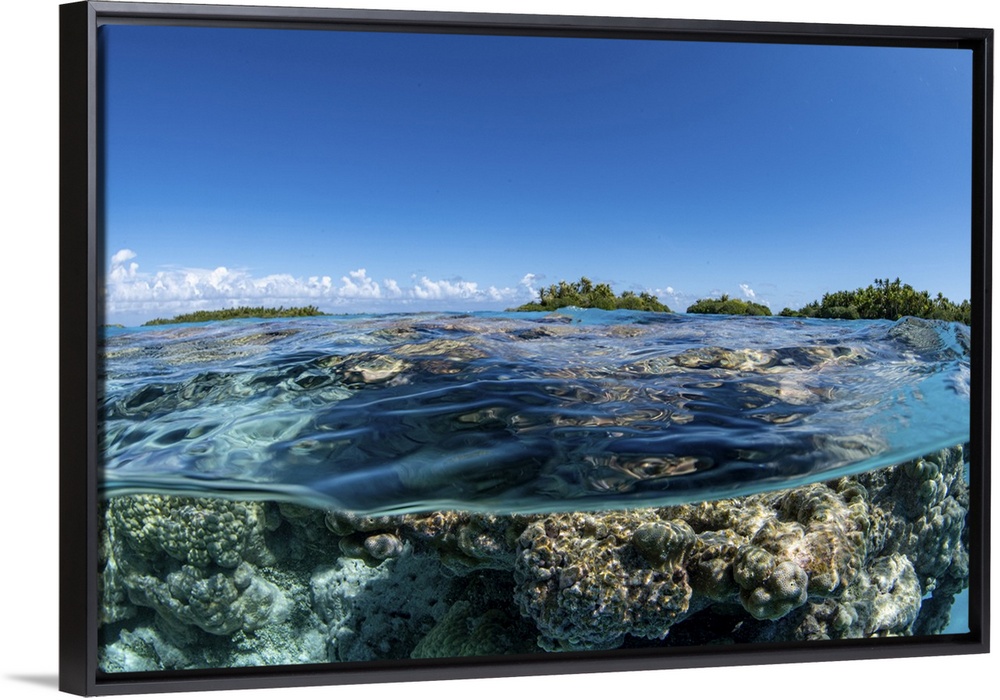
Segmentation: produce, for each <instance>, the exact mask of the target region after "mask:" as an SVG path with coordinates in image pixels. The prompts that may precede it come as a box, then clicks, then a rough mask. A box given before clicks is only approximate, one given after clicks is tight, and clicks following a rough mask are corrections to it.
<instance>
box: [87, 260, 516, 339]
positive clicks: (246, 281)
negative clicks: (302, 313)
mask: <svg viewBox="0 0 1000 700" xmlns="http://www.w3.org/2000/svg"><path fill="white" fill-rule="evenodd" d="M137 257H138V256H137V254H136V253H135V252H134V251H132V250H128V249H123V250H119V251H118V252H116V253H115V254H114V255H112V256H111V259H110V267H109V270H108V275H107V278H106V285H105V308H106V310H107V315H108V320H109V322H116V321H115V319H116V318H122V319H132V320H148V318H152V317H154V316H170V315H176V314H180V313H187V312H190V311H196V310H199V309H211V308H226V307H232V306H306V305H315V306H318V307H319V308H320V309H321V310H324V311H332V312H359V311H362V312H363V311H387V310H392V309H394V308H396V309H399V310H404V309H405V308H407V307H411V308H412V307H414V306H416V308H419V309H421V310H423V309H442V310H443V309H449V310H457V311H460V310H475V309H477V308H482V309H498V308H505V307H506V306H511V305H516V304H521V303H524V302H526V301H530V300H532V299H533V298H534V297H535V291H534V289H533V287H532V283H533V281H534V279H535V275H533V274H530V273H529V274H526V275H525V276H524V277H523V278H522V279H521V280H520V282H519V283H518V284H516V285H513V286H510V287H496V286H492V285H490V286H483V285H481V284H479V283H478V282H474V281H469V280H465V279H461V278H452V279H438V280H433V279H431V278H429V277H427V276H422V277H419V278H418V277H413V278H411V280H409V282H408V283H407V284H401V283H400V282H399V281H397V280H394V279H383V280H381V281H376V280H375V279H374V278H373V277H371V276H369V274H368V270H367V269H366V268H363V267H362V268H358V269H357V270H350V271H349V272H348V273H347V274H346V275H343V276H340V277H339V279H337V280H335V279H334V276H332V275H322V276H313V277H306V278H303V277H295V276H293V275H288V274H271V275H264V276H254V275H253V274H252V273H250V272H248V271H246V270H234V269H230V268H227V267H216V268H215V269H212V270H208V269H199V268H171V269H163V270H158V271H157V272H153V273H147V272H143V271H142V270H140V268H139V264H138V263H137V262H135V258H137Z"/></svg>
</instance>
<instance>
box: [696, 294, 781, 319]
mask: <svg viewBox="0 0 1000 700" xmlns="http://www.w3.org/2000/svg"><path fill="white" fill-rule="evenodd" d="M687 312H688V313H689V314H730V315H732V316H770V315H771V309H769V308H767V307H766V306H764V305H763V304H758V303H756V302H753V301H744V300H743V299H730V298H729V295H728V294H723V295H722V296H721V297H719V298H718V299H699V300H698V301H696V302H695V303H694V304H692V305H691V306H689V307H688V309H687Z"/></svg>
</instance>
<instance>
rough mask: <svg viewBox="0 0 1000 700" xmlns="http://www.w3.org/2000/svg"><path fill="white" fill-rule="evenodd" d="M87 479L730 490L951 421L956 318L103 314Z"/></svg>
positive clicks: (533, 496)
mask: <svg viewBox="0 0 1000 700" xmlns="http://www.w3.org/2000/svg"><path fill="white" fill-rule="evenodd" d="M104 370H105V376H104V395H103V399H102V404H101V410H102V416H103V421H102V427H103V448H102V457H103V460H102V461H103V488H104V491H105V493H106V495H122V494H127V493H139V492H149V491H154V492H162V493H175V494H190V495H199V496H211V495H224V496H229V497H240V498H247V497H249V498H255V499H273V500H283V501H295V502H299V503H302V504H304V505H310V506H314V507H322V508H330V509H339V510H352V511H364V512H372V513H402V512H418V511H428V510H444V509H460V510H472V511H489V512H554V511H578V510H589V509H608V508H633V507H639V506H650V505H657V506H659V505H670V504H677V503H685V502H693V501H703V500H711V499H719V498H729V497H733V496H736V495H742V494H748V493H753V492H757V491H762V490H769V489H776V488H784V487H789V486H795V485H799V484H803V483H808V482H812V481H818V480H826V479H830V478H833V477H836V476H841V475H846V474H851V473H859V472H863V471H868V470H870V469H874V468H877V467H881V466H885V465H889V464H895V463H899V462H902V461H904V460H907V459H912V458H915V457H918V456H921V455H925V454H928V453H930V452H933V451H934V450H937V449H940V448H944V447H947V446H951V445H955V444H961V443H963V442H966V441H968V439H969V420H970V418H969V334H968V329H967V328H966V327H965V326H963V325H960V324H952V323H944V322H931V321H921V320H917V319H904V320H902V321H899V322H896V323H893V322H888V321H829V320H811V319H787V318H734V317H713V316H694V315H691V316H685V315H676V314H650V313H642V312H623V311H616V312H605V311H597V310H587V311H584V310H573V309H569V310H565V311H564V312H561V313H559V314H555V315H546V314H541V313H531V314H525V313H490V314H393V315H384V316H377V315H367V316H338V317H316V318H303V319H279V320H268V321H235V322H233V321H230V322H216V323H204V324H188V325H175V326H160V327H151V328H142V329H108V331H107V337H106V339H105V344H104Z"/></svg>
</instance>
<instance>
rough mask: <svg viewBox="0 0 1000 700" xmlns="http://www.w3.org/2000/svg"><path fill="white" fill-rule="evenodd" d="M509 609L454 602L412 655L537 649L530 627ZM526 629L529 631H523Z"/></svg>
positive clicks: (425, 656) (448, 655) (426, 656)
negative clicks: (480, 607)
mask: <svg viewBox="0 0 1000 700" xmlns="http://www.w3.org/2000/svg"><path fill="white" fill-rule="evenodd" d="M526 627H528V626H527V625H526V624H525V621H524V620H523V619H521V618H520V617H517V616H516V613H514V614H513V615H512V614H511V612H510V611H507V610H503V609H499V608H489V609H487V610H485V611H483V610H481V609H477V608H476V607H474V605H473V604H472V603H470V602H469V601H467V600H459V601H457V602H455V603H454V604H453V605H452V606H451V607H450V608H449V609H448V613H447V614H446V615H445V616H444V617H443V618H441V620H440V621H439V622H438V623H437V624H436V625H435V626H434V627H433V628H431V630H430V632H428V633H427V635H426V636H424V638H423V639H421V640H420V642H418V643H417V646H416V647H415V648H414V649H413V652H412V653H411V654H410V657H411V658H414V659H447V658H455V657H459V656H501V655H506V654H526V653H530V652H532V651H538V647H536V646H535V643H534V639H533V638H532V634H531V630H530V628H529V629H528V630H525V628H526ZM526 631H528V632H529V634H527V635H526V634H525V632H526Z"/></svg>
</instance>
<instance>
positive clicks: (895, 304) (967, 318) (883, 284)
mask: <svg viewBox="0 0 1000 700" xmlns="http://www.w3.org/2000/svg"><path fill="white" fill-rule="evenodd" d="M780 315H781V316H798V317H805V318H846V319H857V318H864V319H878V318H884V319H888V320H890V321H898V320H899V319H901V318H902V317H903V316H916V317H917V318H927V319H935V320H940V321H959V322H961V323H964V324H965V325H967V326H969V325H971V324H972V306H971V305H970V304H969V301H968V300H964V301H962V302H961V303H958V304H956V303H954V302H953V301H951V300H949V299H948V298H947V297H945V296H944V295H942V294H941V293H940V292H939V293H938V295H937V296H936V297H932V296H931V295H930V294H929V293H928V292H918V291H917V290H915V289H914V288H913V287H911V286H910V285H908V284H903V283H902V282H901V281H900V280H899V278H898V277H897V278H896V279H895V280H892V281H891V282H890V281H889V279H888V278H886V279H876V280H875V284H870V285H868V286H867V287H863V288H859V289H855V290H854V291H841V292H829V293H827V294H824V295H823V298H822V299H821V300H820V301H814V302H812V303H811V304H806V305H805V306H803V307H802V308H801V309H799V310H798V311H795V310H793V309H789V308H785V309H782V311H781V314H780Z"/></svg>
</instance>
